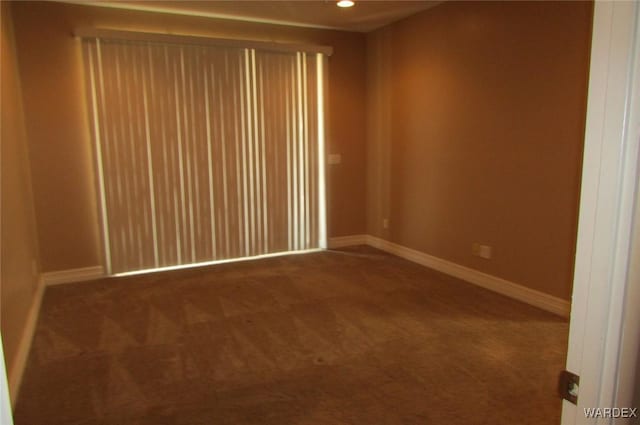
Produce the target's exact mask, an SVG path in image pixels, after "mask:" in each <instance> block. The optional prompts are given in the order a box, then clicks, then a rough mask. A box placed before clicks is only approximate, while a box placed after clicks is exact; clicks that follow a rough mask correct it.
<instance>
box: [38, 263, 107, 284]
mask: <svg viewBox="0 0 640 425" xmlns="http://www.w3.org/2000/svg"><path fill="white" fill-rule="evenodd" d="M104 276H105V275H104V267H102V266H93V267H83V268H80V269H70V270H60V271H57V272H46V273H42V282H43V283H44V285H45V286H49V285H59V284H62V283H73V282H83V281H85V280H93V279H100V278H102V277H104Z"/></svg>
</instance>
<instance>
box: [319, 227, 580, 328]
mask: <svg viewBox="0 0 640 425" xmlns="http://www.w3.org/2000/svg"><path fill="white" fill-rule="evenodd" d="M362 236H364V243H365V244H366V245H370V246H372V247H374V248H378V249H380V250H382V251H385V252H388V253H390V254H393V255H397V256H398V257H401V258H404V259H406V260H409V261H413V262H414V263H418V264H421V265H423V266H425V267H429V268H431V269H434V270H437V271H439V272H442V273H445V274H447V275H449V276H453V277H456V278H458V279H462V280H464V281H466V282H469V283H473V284H474V285H478V286H481V287H483V288H485V289H488V290H490V291H493V292H497V293H499V294H502V295H505V296H507V297H509V298H513V299H516V300H518V301H522V302H524V303H527V304H530V305H532V306H535V307H538V308H541V309H543V310H546V311H549V312H551V313H554V314H557V315H559V316H562V317H566V318H568V317H569V313H570V311H571V303H570V302H569V301H566V300H563V299H562V298H558V297H554V296H552V295H549V294H545V293H544V292H540V291H536V290H535V289H531V288H527V287H526V286H523V285H519V284H517V283H514V282H510V281H508V280H506V279H502V278H499V277H496V276H492V275H490V274H487V273H483V272H479V271H477V270H474V269H471V268H468V267H464V266H461V265H459V264H456V263H452V262H451V261H447V260H443V259H442V258H438V257H434V256H432V255H429V254H425V253H424V252H420V251H416V250H415V249H411V248H407V247H405V246H402V245H398V244H396V243H393V242H389V241H387V240H384V239H381V238H378V237H375V236H371V235H354V236H343V237H341V238H336V239H339V243H341V244H340V245H336V247H343V246H348V245H361V244H362V243H363V242H362ZM351 240H353V241H355V243H348V242H349V241H351ZM329 246H330V247H332V245H331V239H330V242H329Z"/></svg>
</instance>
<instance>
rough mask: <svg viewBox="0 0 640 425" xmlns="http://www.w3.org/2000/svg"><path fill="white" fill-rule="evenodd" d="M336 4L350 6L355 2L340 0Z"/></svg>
mask: <svg viewBox="0 0 640 425" xmlns="http://www.w3.org/2000/svg"><path fill="white" fill-rule="evenodd" d="M336 4H337V5H338V7H351V6H353V5H354V4H355V3H354V2H353V1H351V0H340V1H339V2H338V3H336Z"/></svg>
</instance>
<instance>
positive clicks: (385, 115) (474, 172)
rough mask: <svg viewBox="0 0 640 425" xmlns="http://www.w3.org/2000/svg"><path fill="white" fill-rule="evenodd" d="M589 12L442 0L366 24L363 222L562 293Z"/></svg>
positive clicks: (572, 234) (566, 286)
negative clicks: (487, 253) (388, 21)
mask: <svg viewBox="0 0 640 425" xmlns="http://www.w3.org/2000/svg"><path fill="white" fill-rule="evenodd" d="M591 13H592V6H591V4H590V3H580V2H447V3H444V4H441V5H439V6H437V7H435V8H433V9H431V10H428V11H425V12H422V13H420V14H417V15H414V16H412V17H410V18H407V19H405V20H403V21H400V22H398V23H396V24H393V25H391V26H389V27H386V28H384V29H382V30H379V31H376V32H374V33H371V34H369V35H368V38H367V46H368V59H367V60H368V63H367V69H368V74H367V75H368V78H367V81H368V95H367V96H368V99H367V105H368V106H367V108H368V117H369V119H368V125H367V127H368V133H367V134H368V136H367V137H368V140H369V145H368V169H367V175H368V188H367V195H368V196H367V206H368V215H367V227H368V233H370V234H374V235H376V236H379V237H384V238H386V239H389V240H391V241H392V242H395V243H398V244H401V245H404V246H407V247H410V248H413V249H416V250H419V251H422V252H425V253H428V254H430V255H434V256H436V257H440V258H443V259H445V260H448V261H452V262H454V263H457V264H461V265H464V266H467V267H470V268H473V269H476V270H479V271H482V272H485V273H489V274H491V275H495V276H498V277H501V278H504V279H508V280H510V281H513V282H516V283H519V284H522V285H525V286H528V287H530V288H533V289H536V290H539V291H543V292H546V293H548V294H551V295H554V296H557V297H561V298H564V299H569V298H570V293H571V280H572V272H573V262H574V245H575V238H576V228H577V210H578V195H579V178H580V170H581V155H582V143H583V135H584V121H585V111H586V93H587V73H588V58H589V50H590V32H591ZM385 217H388V218H389V219H390V227H389V229H387V230H385V229H383V228H382V219H383V218H385ZM473 242H480V243H483V244H488V245H491V246H492V247H493V259H491V260H489V261H487V260H484V259H481V258H479V257H474V256H472V255H471V245H472V243H473Z"/></svg>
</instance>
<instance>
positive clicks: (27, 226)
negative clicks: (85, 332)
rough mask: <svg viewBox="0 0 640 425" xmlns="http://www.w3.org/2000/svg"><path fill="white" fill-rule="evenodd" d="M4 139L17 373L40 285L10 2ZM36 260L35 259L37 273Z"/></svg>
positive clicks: (8, 324) (10, 341)
mask: <svg viewBox="0 0 640 425" xmlns="http://www.w3.org/2000/svg"><path fill="white" fill-rule="evenodd" d="M0 7H1V11H0V21H2V22H1V26H2V40H1V43H2V44H1V45H0V52H1V54H0V57H1V60H0V75H1V77H2V78H1V80H0V109H1V119H0V128H1V130H0V137H1V139H0V144H1V145H2V157H1V158H2V160H1V163H0V169H1V170H2V176H1V179H2V188H1V191H2V213H1V215H2V223H1V227H0V232H1V233H2V238H1V241H0V248H1V251H2V257H1V259H0V267H1V269H2V273H1V274H2V276H1V277H0V279H1V280H0V292H1V295H0V301H1V303H0V306H1V309H2V312H1V315H0V316H1V323H2V340H3V344H4V354H5V358H6V363H7V370H8V372H9V373H10V375H13V374H14V373H13V367H14V364H15V356H16V352H17V350H18V345H19V343H20V339H21V337H22V333H23V330H24V326H25V324H26V319H27V315H28V312H29V308H30V307H31V304H32V303H33V301H34V295H35V293H36V288H37V283H38V280H37V272H38V270H37V260H38V249H37V242H36V234H35V219H34V213H33V198H32V194H31V182H30V179H29V161H28V152H27V143H26V142H27V134H26V132H25V125H24V114H23V109H22V96H21V93H20V78H19V76H18V68H17V60H16V55H15V47H14V38H13V28H12V22H11V16H10V13H9V4H8V3H6V2H2V3H1V4H0ZM32 261H35V262H36V264H35V266H36V270H35V273H34V270H33V265H32Z"/></svg>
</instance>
